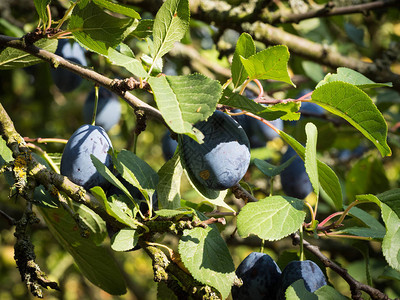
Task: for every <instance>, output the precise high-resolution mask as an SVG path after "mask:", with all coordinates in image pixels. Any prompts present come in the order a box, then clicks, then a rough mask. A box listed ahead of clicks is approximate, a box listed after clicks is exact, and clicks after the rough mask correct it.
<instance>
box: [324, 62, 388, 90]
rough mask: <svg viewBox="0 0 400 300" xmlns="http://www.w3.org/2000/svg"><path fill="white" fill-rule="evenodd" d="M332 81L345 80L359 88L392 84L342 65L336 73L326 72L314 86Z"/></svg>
mask: <svg viewBox="0 0 400 300" xmlns="http://www.w3.org/2000/svg"><path fill="white" fill-rule="evenodd" d="M333 81H343V82H347V83H350V84H353V85H355V86H357V87H359V88H360V89H367V88H377V87H391V86H392V83H391V82H388V83H376V82H373V81H372V80H370V79H368V78H367V77H365V76H364V75H363V74H361V73H358V72H357V71H354V70H352V69H348V68H344V67H342V68H338V69H337V74H330V73H329V74H327V75H326V76H325V78H324V79H323V80H322V81H321V82H319V83H318V85H317V87H316V88H318V87H320V86H322V85H324V84H326V83H329V82H333Z"/></svg>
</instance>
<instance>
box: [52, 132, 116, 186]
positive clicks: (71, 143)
mask: <svg viewBox="0 0 400 300" xmlns="http://www.w3.org/2000/svg"><path fill="white" fill-rule="evenodd" d="M110 149H112V144H111V140H110V138H109V137H108V135H107V133H106V132H105V130H104V129H103V128H102V127H100V126H94V125H82V126H81V127H79V128H78V129H77V130H76V131H75V132H74V133H73V134H72V136H71V137H70V138H69V140H68V143H67V145H66V146H65V148H64V152H63V154H62V157H61V165H60V172H61V174H62V175H64V176H67V177H68V178H69V179H70V180H71V181H72V182H74V183H76V184H79V185H81V186H83V187H84V188H85V189H86V190H89V189H90V188H92V187H94V186H102V187H106V186H107V185H108V182H107V180H106V179H105V178H104V177H103V176H102V175H101V174H100V173H99V172H98V171H97V170H96V167H95V166H94V165H93V163H92V161H91V158H90V155H92V154H93V155H94V156H95V157H97V158H98V159H99V160H100V161H101V162H102V163H103V164H104V165H105V166H106V167H108V168H111V167H112V160H111V156H110V155H109V154H108V150H110Z"/></svg>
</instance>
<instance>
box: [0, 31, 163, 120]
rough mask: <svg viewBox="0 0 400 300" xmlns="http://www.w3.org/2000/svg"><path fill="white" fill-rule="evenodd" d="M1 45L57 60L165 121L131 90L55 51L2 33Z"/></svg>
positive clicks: (50, 61)
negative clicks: (126, 89)
mask: <svg viewBox="0 0 400 300" xmlns="http://www.w3.org/2000/svg"><path fill="white" fill-rule="evenodd" d="M1 47H11V48H15V49H19V50H22V51H24V52H27V53H29V54H32V55H34V56H35V57H37V58H40V59H41V60H43V61H46V62H48V63H50V64H51V65H52V66H54V63H55V62H57V64H58V67H62V68H65V69H67V70H70V71H72V72H74V73H76V74H78V75H79V76H82V77H83V78H86V79H88V80H90V81H93V82H94V83H96V84H98V85H99V86H103V87H105V88H107V89H108V90H110V91H112V92H113V93H115V94H117V95H118V96H119V97H121V98H122V99H124V100H125V101H126V102H127V103H128V104H129V105H130V106H131V107H132V108H134V109H135V110H137V109H139V110H143V111H144V112H145V113H146V114H147V115H148V116H150V117H153V118H155V119H158V120H159V121H161V122H164V119H163V117H162V115H161V113H160V112H159V111H158V110H157V109H156V108H154V107H152V106H151V105H149V104H147V103H145V102H143V101H142V100H140V99H139V98H137V97H136V96H134V95H132V94H131V93H129V92H124V91H121V90H120V89H118V88H115V89H114V88H113V84H114V83H115V81H113V80H112V79H110V78H108V77H106V76H103V75H101V74H99V73H97V72H95V71H93V70H91V69H88V68H84V67H82V66H80V65H78V64H74V63H71V62H70V61H69V60H66V59H64V58H62V57H61V56H58V55H56V54H54V53H51V52H48V51H46V50H43V49H40V48H38V47H36V46H35V45H33V44H27V43H24V40H22V39H17V38H13V37H9V36H5V35H0V48H1ZM164 123H165V122H164Z"/></svg>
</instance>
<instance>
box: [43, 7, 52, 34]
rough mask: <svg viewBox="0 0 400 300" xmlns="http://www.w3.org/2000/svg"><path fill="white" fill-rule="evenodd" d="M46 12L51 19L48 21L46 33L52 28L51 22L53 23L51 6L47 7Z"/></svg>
mask: <svg viewBox="0 0 400 300" xmlns="http://www.w3.org/2000/svg"><path fill="white" fill-rule="evenodd" d="M46 11H47V16H48V17H49V20H48V22H47V27H46V28H45V31H46V30H47V29H49V28H50V27H51V22H52V20H51V10H50V5H47V6H46Z"/></svg>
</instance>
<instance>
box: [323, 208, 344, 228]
mask: <svg viewBox="0 0 400 300" xmlns="http://www.w3.org/2000/svg"><path fill="white" fill-rule="evenodd" d="M341 214H343V212H342V211H338V212H335V213H333V214H331V215H329V216H327V217H326V218H325V219H324V220H323V221H322V222H321V223H319V226H321V227H322V226H324V225H325V224H326V223H327V222H328V221H329V220H331V219H333V218H334V217H336V216H340V215H341Z"/></svg>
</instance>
